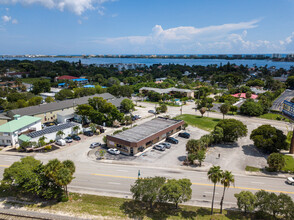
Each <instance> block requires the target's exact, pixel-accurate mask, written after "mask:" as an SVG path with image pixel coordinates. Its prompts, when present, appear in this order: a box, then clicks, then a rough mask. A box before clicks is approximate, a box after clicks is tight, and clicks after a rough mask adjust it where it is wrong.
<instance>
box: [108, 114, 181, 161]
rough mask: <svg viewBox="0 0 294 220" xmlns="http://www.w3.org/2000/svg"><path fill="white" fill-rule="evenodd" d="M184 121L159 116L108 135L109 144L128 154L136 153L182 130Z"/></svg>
mask: <svg viewBox="0 0 294 220" xmlns="http://www.w3.org/2000/svg"><path fill="white" fill-rule="evenodd" d="M183 124H184V121H182V120H175V119H169V118H163V117H158V118H155V119H153V120H151V121H148V122H146V123H143V124H141V125H138V126H136V127H133V128H131V129H128V130H126V131H123V132H121V133H118V134H115V135H107V146H108V147H110V148H117V149H118V150H120V151H121V153H123V154H126V155H131V156H133V155H135V154H137V153H138V152H142V151H144V150H145V149H146V148H148V147H150V146H152V145H153V144H155V143H157V142H159V141H161V140H163V139H165V138H166V137H168V136H171V135H172V134H174V133H176V132H178V131H180V130H181V129H182V126H183Z"/></svg>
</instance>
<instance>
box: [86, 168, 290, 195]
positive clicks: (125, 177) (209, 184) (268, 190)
mask: <svg viewBox="0 0 294 220" xmlns="http://www.w3.org/2000/svg"><path fill="white" fill-rule="evenodd" d="M91 175H93V176H102V177H112V178H121V179H138V178H137V177H130V176H116V175H108V174H97V173H92V174H91ZM192 184H193V185H198V186H214V184H211V183H192ZM216 187H220V188H223V187H224V186H222V185H216ZM231 188H234V189H242V190H244V189H245V190H252V191H259V190H264V191H267V192H275V193H285V194H294V192H288V191H280V190H271V189H258V188H249V187H240V186H235V187H231Z"/></svg>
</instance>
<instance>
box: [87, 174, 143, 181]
mask: <svg viewBox="0 0 294 220" xmlns="http://www.w3.org/2000/svg"><path fill="white" fill-rule="evenodd" d="M91 175H93V176H104V177H114V178H122V179H135V180H136V179H138V178H137V177H130V176H115V175H108V174H97V173H93V174H91Z"/></svg>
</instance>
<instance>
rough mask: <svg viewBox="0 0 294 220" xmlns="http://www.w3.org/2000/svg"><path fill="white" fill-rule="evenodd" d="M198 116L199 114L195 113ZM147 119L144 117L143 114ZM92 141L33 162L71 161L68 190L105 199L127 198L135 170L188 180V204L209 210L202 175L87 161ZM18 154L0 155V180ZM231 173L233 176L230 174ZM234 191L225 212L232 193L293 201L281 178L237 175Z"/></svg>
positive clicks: (208, 188)
mask: <svg viewBox="0 0 294 220" xmlns="http://www.w3.org/2000/svg"><path fill="white" fill-rule="evenodd" d="M146 107H147V108H145V109H144V108H142V109H140V111H147V110H148V106H146ZM192 107H194V106H193V105H191V104H190V105H187V106H184V107H183V113H184V114H195V110H193V109H192ZM179 113H180V108H178V107H169V112H168V114H169V115H171V116H175V115H178V114H179ZM197 114H199V112H197ZM146 115H148V114H146ZM209 116H210V117H215V118H222V114H219V113H213V112H211V113H209ZM226 118H236V119H239V120H241V121H243V122H244V123H246V124H251V123H256V124H272V125H273V126H275V127H277V128H279V129H282V130H284V131H285V130H287V126H289V124H287V123H285V122H280V121H269V120H264V119H258V118H248V117H242V116H226ZM148 120H150V118H146V119H142V120H140V121H138V122H137V123H143V122H144V121H148ZM112 132H113V130H111V129H108V130H107V133H112ZM94 141H100V142H101V141H102V136H101V135H100V136H95V137H91V138H88V139H86V140H83V141H82V142H80V143H79V144H75V145H71V146H68V147H65V148H64V149H61V150H59V151H55V152H50V153H47V154H31V155H32V156H35V158H36V159H40V160H41V161H43V162H47V161H48V160H50V159H53V158H58V159H60V160H65V159H71V160H73V161H74V162H75V165H76V168H77V169H76V173H75V177H76V178H75V179H74V180H73V182H72V183H71V184H70V186H69V189H70V190H71V191H75V192H81V193H89V194H97V195H107V196H116V197H127V198H131V194H130V186H131V185H132V184H133V183H134V181H135V180H136V178H137V177H138V170H140V174H141V177H148V176H165V177H167V178H177V179H179V178H189V179H190V180H191V182H192V183H193V185H192V189H193V195H192V199H191V201H189V202H188V204H191V205H198V206H210V202H211V198H212V190H213V185H212V183H211V182H210V181H208V179H207V174H206V172H201V171H195V170H190V169H187V168H184V167H180V166H175V167H173V166H170V167H161V166H160V164H154V165H152V164H143V163H142V164H129V165H127V164H124V165H123V164H112V163H105V162H99V161H93V160H91V159H90V158H89V157H88V156H87V155H88V152H89V150H90V149H89V145H90V144H91V143H92V142H94ZM19 155H20V154H14V155H13V154H6V155H5V154H3V153H2V152H1V153H0V176H2V174H3V171H4V169H5V168H6V167H8V166H9V165H11V164H12V163H13V162H15V161H18V160H19V159H20V158H21V156H19ZM233 173H234V172H233ZM234 175H235V179H236V182H235V187H231V188H230V189H229V190H228V191H227V192H226V197H225V202H224V206H225V207H226V208H229V207H236V199H235V197H234V194H235V193H238V192H240V191H242V190H250V191H252V192H256V191H257V190H260V189H264V190H267V191H269V192H275V193H281V192H282V193H286V194H288V195H290V196H291V197H292V198H293V199H294V186H290V185H287V184H286V183H285V178H271V177H261V176H248V175H245V174H241V173H234ZM222 189H223V188H222V186H220V185H217V191H216V199H215V207H219V202H220V198H221V195H222Z"/></svg>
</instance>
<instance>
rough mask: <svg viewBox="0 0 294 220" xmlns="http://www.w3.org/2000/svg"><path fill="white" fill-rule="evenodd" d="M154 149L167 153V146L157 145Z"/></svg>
mask: <svg viewBox="0 0 294 220" xmlns="http://www.w3.org/2000/svg"><path fill="white" fill-rule="evenodd" d="M153 148H154V149H156V150H160V151H165V146H164V145H162V144H157V145H155V146H154V147H153Z"/></svg>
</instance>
